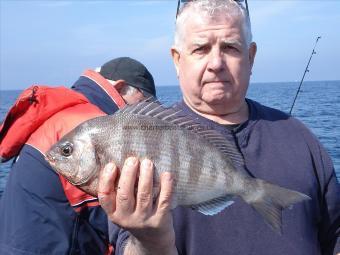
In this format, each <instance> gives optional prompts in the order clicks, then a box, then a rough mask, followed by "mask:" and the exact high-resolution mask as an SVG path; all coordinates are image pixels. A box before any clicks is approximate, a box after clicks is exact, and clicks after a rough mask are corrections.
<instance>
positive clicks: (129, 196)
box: [98, 157, 177, 255]
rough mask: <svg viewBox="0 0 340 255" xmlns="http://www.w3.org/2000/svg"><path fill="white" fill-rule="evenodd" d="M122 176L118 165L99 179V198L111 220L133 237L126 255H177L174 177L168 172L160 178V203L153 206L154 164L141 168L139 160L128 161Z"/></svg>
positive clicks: (108, 168)
mask: <svg viewBox="0 0 340 255" xmlns="http://www.w3.org/2000/svg"><path fill="white" fill-rule="evenodd" d="M118 175H119V171H118V169H117V167H116V166H115V165H114V164H108V165H106V166H105V168H104V169H103V171H102V173H101V175H100V178H99V185H98V198H99V202H100V204H101V206H102V208H103V209H104V210H105V212H106V213H107V215H108V218H109V219H110V220H111V221H112V222H113V223H115V224H117V225H119V226H121V227H122V228H124V229H126V230H128V231H130V233H131V234H132V236H131V237H130V238H129V240H128V243H127V245H126V247H125V252H124V254H164V255H165V254H177V250H176V247H175V234H174V229H173V225H172V216H171V212H170V206H171V195H172V186H173V178H172V176H171V174H170V173H169V172H164V173H163V174H162V175H161V176H160V193H159V196H158V199H157V201H156V203H153V192H152V191H153V164H152V162H151V161H150V160H148V159H144V160H143V161H142V162H141V164H140V168H139V160H138V159H137V158H132V157H131V158H128V159H127V160H126V161H125V163H124V166H123V168H122V169H121V172H120V176H118ZM137 176H139V178H138V180H137ZM117 182H118V184H117ZM136 182H138V185H137V192H136V191H135V190H136V188H135V186H136ZM115 184H117V185H115Z"/></svg>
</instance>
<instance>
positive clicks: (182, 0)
mask: <svg viewBox="0 0 340 255" xmlns="http://www.w3.org/2000/svg"><path fill="white" fill-rule="evenodd" d="M191 1H195V0H178V2H177V11H176V19H177V16H178V12H179V7H180V6H181V3H182V4H186V3H187V2H191ZM234 1H235V2H237V3H238V4H242V3H243V2H245V4H246V10H247V16H248V19H249V20H250V15H249V8H248V1H247V0H234Z"/></svg>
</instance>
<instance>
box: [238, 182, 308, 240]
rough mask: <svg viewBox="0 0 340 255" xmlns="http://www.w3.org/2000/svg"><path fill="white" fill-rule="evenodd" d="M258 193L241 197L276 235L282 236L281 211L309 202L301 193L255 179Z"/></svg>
mask: <svg viewBox="0 0 340 255" xmlns="http://www.w3.org/2000/svg"><path fill="white" fill-rule="evenodd" d="M255 182H256V184H255V185H256V186H258V187H259V191H257V192H255V193H248V194H247V195H245V196H242V197H243V199H244V200H245V201H246V202H247V203H248V204H250V205H251V206H252V207H253V208H254V209H255V211H257V212H258V213H259V214H260V215H261V216H262V217H263V219H264V221H265V222H266V223H267V224H268V225H269V226H270V227H271V228H272V229H273V230H274V231H275V232H276V233H278V234H280V235H281V234H282V210H283V209H285V208H290V209H291V208H292V206H293V204H296V203H299V202H302V201H305V200H310V199H311V198H310V197H309V196H307V195H305V194H303V193H300V192H297V191H294V190H290V189H286V188H282V187H280V186H277V185H273V184H270V183H268V182H266V181H263V180H259V179H256V180H255Z"/></svg>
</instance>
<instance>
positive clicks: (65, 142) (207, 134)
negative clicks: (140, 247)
mask: <svg viewBox="0 0 340 255" xmlns="http://www.w3.org/2000/svg"><path fill="white" fill-rule="evenodd" d="M128 156H137V157H139V158H148V159H151V160H152V161H153V163H154V167H155V176H154V183H155V186H156V187H157V184H158V182H159V178H158V176H159V175H160V174H161V173H162V172H164V171H169V172H172V173H173V176H174V179H175V183H174V189H173V190H174V195H173V198H174V199H173V202H172V208H174V207H176V206H178V205H183V206H191V207H192V208H194V209H196V210H198V211H200V212H201V213H204V214H206V215H213V214H216V213H218V212H219V211H221V210H223V209H224V208H225V207H227V206H229V205H231V204H232V199H233V197H234V196H240V197H242V198H243V199H244V200H245V201H246V202H247V203H249V204H250V205H251V206H252V207H253V208H254V209H255V210H257V211H258V212H259V213H260V214H261V215H262V216H263V217H264V219H265V220H266V222H267V223H269V225H270V226H271V227H272V228H273V229H275V230H277V231H280V229H281V210H282V209H283V208H286V207H288V206H290V205H292V204H293V203H296V202H300V201H303V200H306V199H308V197H307V196H306V195H303V194H301V193H299V192H296V191H292V190H288V189H285V188H281V187H279V186H276V185H272V184H269V183H267V182H265V181H263V180H260V179H256V178H252V177H250V176H247V175H245V174H244V173H243V172H241V171H238V170H237V169H236V168H235V167H234V164H233V162H240V161H242V160H243V158H242V155H241V154H240V153H239V152H238V150H237V148H236V147H235V146H234V145H233V144H232V143H230V142H229V141H226V139H225V138H224V137H223V136H222V135H221V134H219V133H218V132H216V131H214V130H209V129H207V128H205V127H202V126H201V125H199V124H197V123H196V122H195V121H194V120H192V119H191V118H190V117H188V116H182V115H180V113H177V112H175V111H174V110H173V109H170V108H165V107H163V106H161V105H159V104H158V103H156V102H147V101H145V102H142V103H139V104H138V105H135V106H129V107H127V108H126V109H124V110H122V111H119V112H117V113H116V114H114V115H109V116H103V117H98V118H95V119H92V120H89V121H86V122H84V123H83V124H81V125H79V126H78V127H76V128H75V129H74V130H73V131H71V132H70V133H69V134H67V135H66V136H64V137H63V138H62V139H61V140H60V141H59V142H58V143H57V144H55V145H54V146H53V147H52V148H51V149H50V150H49V152H48V153H47V154H46V159H47V160H48V161H49V162H50V164H51V166H52V167H53V168H54V169H55V170H56V171H57V172H58V173H60V174H62V175H64V176H65V177H66V178H67V179H68V180H69V181H70V182H71V183H72V184H74V185H77V186H79V187H80V188H82V189H83V190H84V191H86V192H88V193H90V194H91V195H94V196H96V194H97V193H96V191H97V185H98V184H97V183H98V176H99V172H100V170H101V169H102V168H103V167H104V165H106V164H107V163H109V162H115V164H116V165H117V166H118V167H119V168H120V167H121V166H122V165H123V163H124V160H125V159H126V158H127V157H128Z"/></svg>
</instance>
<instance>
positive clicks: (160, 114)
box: [121, 98, 244, 166]
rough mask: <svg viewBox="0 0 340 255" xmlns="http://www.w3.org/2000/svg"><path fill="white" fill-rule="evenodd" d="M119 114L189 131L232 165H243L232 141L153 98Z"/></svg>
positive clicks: (241, 158)
mask: <svg viewBox="0 0 340 255" xmlns="http://www.w3.org/2000/svg"><path fill="white" fill-rule="evenodd" d="M121 112H123V113H129V114H136V115H141V116H150V117H154V118H158V119H160V120H162V121H165V122H167V123H169V124H174V125H176V126H179V127H181V128H184V129H187V130H190V131H192V132H194V133H196V134H198V135H199V136H200V137H203V138H204V139H205V140H206V141H208V142H209V143H211V144H212V145H214V146H215V147H217V148H218V149H219V150H220V151H221V152H222V153H224V154H225V155H227V156H228V157H229V158H230V159H231V161H232V162H233V163H234V164H237V165H240V166H242V165H243V164H244V159H243V156H242V154H241V153H240V152H239V150H238V148H237V147H236V144H235V142H234V141H229V140H227V139H226V137H225V136H223V135H222V134H221V133H219V132H218V131H216V130H214V129H212V128H209V127H208V126H204V125H202V124H201V123H199V120H198V118H194V117H192V116H191V115H186V114H185V113H183V111H181V110H178V109H175V108H172V107H166V106H164V105H162V104H161V103H160V102H159V101H158V100H156V99H154V98H148V99H146V100H143V101H141V102H139V103H137V104H135V105H128V106H126V107H125V108H123V110H121Z"/></svg>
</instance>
